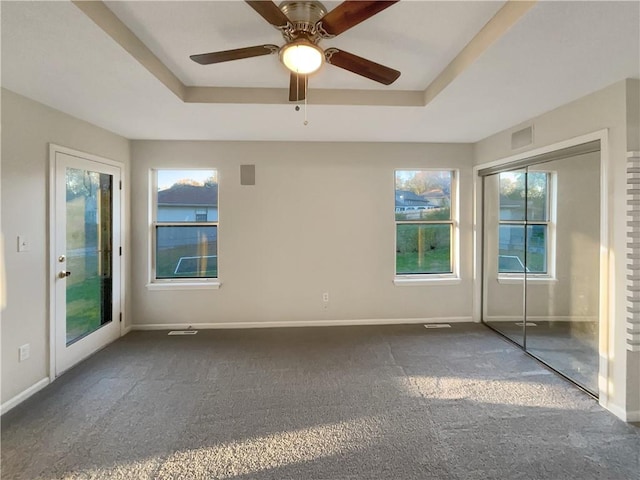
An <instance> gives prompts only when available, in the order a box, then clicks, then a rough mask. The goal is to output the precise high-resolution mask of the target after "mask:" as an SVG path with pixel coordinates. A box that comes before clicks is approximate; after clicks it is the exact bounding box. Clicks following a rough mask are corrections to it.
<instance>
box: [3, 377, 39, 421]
mask: <svg viewBox="0 0 640 480" xmlns="http://www.w3.org/2000/svg"><path fill="white" fill-rule="evenodd" d="M47 385H49V378H48V377H47V378H43V379H42V380H38V381H37V382H36V383H34V384H33V385H31V386H30V387H29V388H27V389H26V390H23V391H22V392H20V393H19V394H18V395H16V396H15V397H13V398H11V399H9V400H7V401H6V402H4V403H3V404H2V405H0V415H4V414H5V413H7V412H8V411H9V410H11V409H12V408H13V407H15V406H17V405H18V404H20V403H22V402H24V401H25V400H26V399H27V398H29V397H30V396H31V395H33V394H34V393H37V392H39V391H40V390H42V389H43V388H44V387H46V386H47Z"/></svg>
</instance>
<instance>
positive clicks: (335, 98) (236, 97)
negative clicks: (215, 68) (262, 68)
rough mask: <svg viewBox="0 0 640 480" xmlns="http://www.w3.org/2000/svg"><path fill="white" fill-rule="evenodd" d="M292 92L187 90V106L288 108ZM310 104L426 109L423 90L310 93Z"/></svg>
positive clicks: (199, 88) (216, 88) (223, 89)
mask: <svg viewBox="0 0 640 480" xmlns="http://www.w3.org/2000/svg"><path fill="white" fill-rule="evenodd" d="M288 96H289V91H288V90H287V89H284V88H237V87H186V90H185V96H184V101H185V103H235V104H264V105H278V104H280V105H287V104H289V102H288V100H287V98H288ZM307 103H308V104H310V105H356V106H357V105H360V106H394V107H424V91H422V90H417V91H411V90H407V91H402V90H386V91H380V90H334V89H313V88H309V90H308V91H307Z"/></svg>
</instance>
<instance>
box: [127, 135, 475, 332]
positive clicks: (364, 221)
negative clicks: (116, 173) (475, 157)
mask: <svg viewBox="0 0 640 480" xmlns="http://www.w3.org/2000/svg"><path fill="white" fill-rule="evenodd" d="M132 158H133V160H132V181H133V183H132V228H133V230H132V240H133V252H134V255H133V265H132V266H133V277H132V282H133V283H132V285H133V304H134V311H133V316H134V318H135V323H136V325H147V324H156V325H157V324H172V323H173V324H175V323H189V324H191V323H218V324H220V323H224V324H242V323H252V322H276V323H282V322H313V321H323V320H336V321H340V320H357V319H411V318H441V317H445V318H451V317H457V318H459V317H464V318H467V319H470V317H471V291H472V290H471V285H472V278H471V258H472V248H471V245H472V244H471V241H472V239H471V210H470V208H469V205H470V204H471V190H472V188H471V162H472V147H471V145H429V144H359V143H275V142H274V143H261V142H236V143H232V142H229V143H225V142H177V141H176V142H170V141H134V142H132ZM246 163H251V164H255V165H256V185H255V186H241V185H240V165H241V164H246ZM163 167H164V168H170V167H171V168H175V167H180V168H192V167H193V168H203V167H208V168H216V169H217V170H218V173H219V185H220V186H219V215H220V226H219V232H218V246H219V252H218V267H219V278H220V281H221V282H222V287H221V288H220V289H219V290H192V291H189V290H187V291H185V290H177V291H166V290H163V291H150V290H148V289H147V288H146V287H145V285H146V284H147V282H148V271H149V261H150V255H149V238H148V235H149V230H150V229H149V216H148V209H149V206H148V205H149V203H148V202H149V192H148V185H149V172H150V169H152V168H163ZM439 167H441V168H444V169H452V168H458V169H460V171H461V175H460V176H461V179H460V204H461V212H460V226H461V242H460V244H461V249H460V257H461V266H462V268H461V272H462V281H461V282H460V283H459V284H458V285H429V286H418V287H416V286H410V287H408V286H395V285H394V284H393V278H394V267H395V263H394V262H395V250H394V242H395V233H394V188H395V187H394V181H395V180H394V170H395V169H398V168H402V169H405V168H408V169H410V168H439ZM323 292H328V293H329V298H330V301H329V304H328V306H327V308H324V305H323V301H322V293H323Z"/></svg>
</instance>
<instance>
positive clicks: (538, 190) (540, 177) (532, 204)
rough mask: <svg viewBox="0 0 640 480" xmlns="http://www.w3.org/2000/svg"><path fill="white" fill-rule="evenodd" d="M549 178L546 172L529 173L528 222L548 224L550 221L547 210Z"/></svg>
mask: <svg viewBox="0 0 640 480" xmlns="http://www.w3.org/2000/svg"><path fill="white" fill-rule="evenodd" d="M548 178H549V174H548V173H546V172H529V174H528V177H527V189H528V192H527V193H528V195H527V220H537V221H542V222H546V221H547V220H549V218H548V211H549V209H548V208H547V198H548V191H549V188H548V181H547V180H548Z"/></svg>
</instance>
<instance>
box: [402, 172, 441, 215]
mask: <svg viewBox="0 0 640 480" xmlns="http://www.w3.org/2000/svg"><path fill="white" fill-rule="evenodd" d="M452 177H453V172H451V171H428V170H397V171H396V203H395V212H396V220H450V219H451V181H452Z"/></svg>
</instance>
